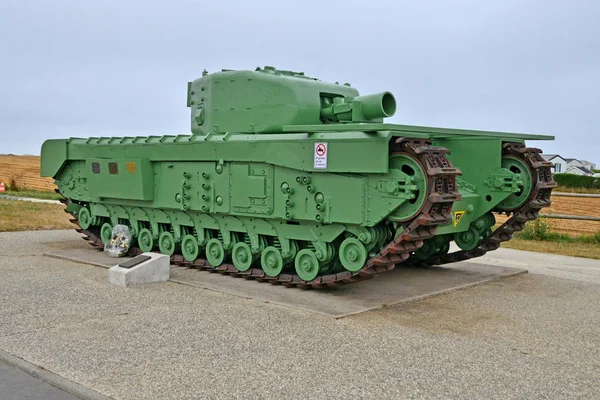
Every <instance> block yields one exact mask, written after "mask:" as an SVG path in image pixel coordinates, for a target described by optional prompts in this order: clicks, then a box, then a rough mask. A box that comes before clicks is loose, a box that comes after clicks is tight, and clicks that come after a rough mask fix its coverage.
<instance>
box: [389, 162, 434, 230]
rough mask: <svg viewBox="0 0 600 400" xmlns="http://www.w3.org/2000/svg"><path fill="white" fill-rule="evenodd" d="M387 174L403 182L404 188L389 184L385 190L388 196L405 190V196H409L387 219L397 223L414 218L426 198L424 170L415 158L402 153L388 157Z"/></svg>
mask: <svg viewBox="0 0 600 400" xmlns="http://www.w3.org/2000/svg"><path fill="white" fill-rule="evenodd" d="M388 174H389V175H390V176H391V177H395V178H397V179H398V181H399V182H400V181H402V182H405V184H404V186H399V185H398V184H394V183H393V182H389V183H388V185H387V186H386V188H385V189H386V191H387V192H388V193H389V194H390V195H396V194H398V193H401V192H405V193H406V192H407V190H408V193H407V194H409V195H410V197H409V199H408V200H406V201H404V202H403V203H402V204H401V205H400V207H398V208H396V210H394V212H393V213H392V214H390V215H389V216H388V218H390V219H391V220H393V221H397V222H401V221H407V220H409V219H411V218H412V217H414V216H415V215H416V214H417V213H418V212H419V211H420V210H421V208H422V207H423V204H425V200H426V198H427V175H426V174H425V169H424V168H423V166H422V165H421V163H420V162H419V160H417V159H416V158H414V157H412V156H409V155H408V154H404V153H394V154H392V155H390V161H389V173H388ZM406 185H410V187H409V188H407V187H406Z"/></svg>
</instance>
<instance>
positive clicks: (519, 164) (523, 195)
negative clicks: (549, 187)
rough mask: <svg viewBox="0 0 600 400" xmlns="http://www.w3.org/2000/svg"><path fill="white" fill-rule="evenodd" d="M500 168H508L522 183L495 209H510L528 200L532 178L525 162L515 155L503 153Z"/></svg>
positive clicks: (531, 188)
mask: <svg viewBox="0 0 600 400" xmlns="http://www.w3.org/2000/svg"><path fill="white" fill-rule="evenodd" d="M502 168H505V169H508V170H509V171H510V172H512V173H513V174H515V175H517V176H518V177H519V178H521V181H522V185H520V186H519V191H518V192H517V193H513V194H511V195H510V196H508V197H507V198H506V199H504V200H502V202H501V203H500V204H498V205H497V206H496V208H497V209H499V210H502V211H512V210H515V209H517V208H519V207H521V206H522V205H523V204H525V203H526V202H527V201H528V200H529V196H530V194H531V191H532V190H533V178H532V175H531V170H530V169H529V167H528V166H527V164H525V162H524V161H523V160H521V159H519V158H517V157H516V156H512V155H505V156H504V157H502Z"/></svg>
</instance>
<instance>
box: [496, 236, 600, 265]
mask: <svg viewBox="0 0 600 400" xmlns="http://www.w3.org/2000/svg"><path fill="white" fill-rule="evenodd" d="M502 247H504V248H507V249H515V250H526V251H535V252H537V253H547V254H561V255H564V256H572V257H584V258H593V259H595V260H600V245H598V244H593V243H577V242H575V243H560V242H553V241H540V240H524V239H519V238H518V237H516V238H513V239H511V240H509V241H508V242H504V243H502Z"/></svg>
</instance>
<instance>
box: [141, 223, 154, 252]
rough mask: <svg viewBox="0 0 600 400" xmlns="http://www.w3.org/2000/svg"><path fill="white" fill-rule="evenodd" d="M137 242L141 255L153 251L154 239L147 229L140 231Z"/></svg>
mask: <svg viewBox="0 0 600 400" xmlns="http://www.w3.org/2000/svg"><path fill="white" fill-rule="evenodd" d="M137 241H138V247H139V248H140V250H141V251H142V253H149V252H151V251H152V250H153V249H154V238H153V237H152V232H150V230H149V229H147V228H142V229H140V233H138V238H137Z"/></svg>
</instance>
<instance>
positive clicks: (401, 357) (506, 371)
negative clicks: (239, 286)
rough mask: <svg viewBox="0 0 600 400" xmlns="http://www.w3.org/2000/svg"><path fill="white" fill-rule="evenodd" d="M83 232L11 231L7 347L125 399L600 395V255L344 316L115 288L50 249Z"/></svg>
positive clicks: (167, 287)
mask: <svg viewBox="0 0 600 400" xmlns="http://www.w3.org/2000/svg"><path fill="white" fill-rule="evenodd" d="M74 238H76V235H74V234H73V233H72V232H34V233H32V232H22V233H0V276H1V277H2V279H0V315H1V316H2V323H0V349H2V350H4V351H7V352H9V353H11V354H14V355H17V356H19V357H21V358H24V359H25V360H27V361H29V362H32V363H35V364H36V365H41V366H42V367H44V368H46V369H48V370H50V371H53V372H55V373H56V374H59V375H61V376H63V377H65V378H67V379H70V380H72V381H75V382H78V383H80V384H83V385H85V386H87V387H89V388H91V389H93V390H96V391H98V392H100V393H103V394H105V395H107V396H111V397H113V398H115V399H198V398H201V399H213V398H214V399H217V398H227V399H229V398H241V399H245V398H252V399H255V398H260V399H281V398H291V399H321V398H326V399H337V398H344V399H347V398H376V399H405V398H414V399H422V398H426V399H428V398H468V399H523V398H526V399H596V398H597V396H598V393H600V346H599V338H600V301H599V300H600V286H599V285H598V284H597V280H596V279H595V276H596V275H594V274H582V273H581V268H587V269H589V270H594V271H597V270H600V262H597V263H590V264H588V265H587V266H584V267H581V268H580V269H579V270H578V271H579V272H578V274H576V275H575V273H573V275H570V274H571V272H569V270H568V269H564V270H562V271H561V272H560V274H561V277H560V278H558V277H552V276H548V275H547V274H545V273H544V270H543V262H540V263H538V264H536V268H538V270H537V273H536V274H528V275H521V276H517V277H513V278H508V279H505V280H502V281H498V282H492V283H488V284H484V285H480V286H476V287H471V288H469V289H466V290H462V291H458V292H453V293H449V294H445V295H442V296H437V297H433V298H429V299H426V300H423V301H419V302H413V303H406V304H403V305H400V306H394V307H390V308H387V309H383V310H378V311H373V312H368V313H364V314H360V315H356V316H351V317H347V318H343V319H339V320H336V319H333V318H331V317H327V316H324V315H319V314H314V313H309V312H306V311H301V310H294V309H290V308H284V307H280V306H276V305H273V304H269V303H264V302H259V301H256V300H253V299H245V298H241V297H237V296H231V295H228V294H224V293H217V292H213V291H210V290H203V289H198V288H194V287H189V286H184V285H178V284H175V283H161V284H155V285H148V286H144V287H137V288H127V289H126V288H121V287H116V286H113V285H110V284H108V283H107V275H106V274H107V271H106V270H105V269H102V268H97V267H91V266H87V265H82V264H77V263H71V262H65V261H61V260H57V259H50V258H46V257H42V256H41V255H42V254H43V252H44V251H45V250H46V249H48V248H68V247H73V246H83V245H84V244H83V243H81V244H79V242H78V241H75V242H74V241H73V239H74ZM82 242H83V241H82ZM520 254H521V256H520V262H523V261H524V260H525V259H526V257H527V253H520ZM548 257H552V256H548ZM547 260H551V258H549V259H547ZM525 261H526V260H525ZM576 261H577V260H570V259H568V258H566V259H561V262H565V263H568V264H570V263H572V264H573V265H575V264H576ZM570 276H574V277H576V278H577V280H574V279H570V278H569V277H570ZM586 276H589V277H590V278H586ZM228 279H234V278H228ZM377 279H379V278H377ZM288 290H296V289H288ZM290 293H293V292H290Z"/></svg>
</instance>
